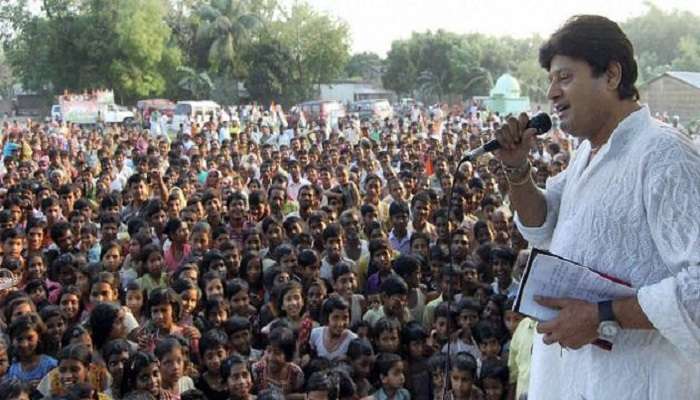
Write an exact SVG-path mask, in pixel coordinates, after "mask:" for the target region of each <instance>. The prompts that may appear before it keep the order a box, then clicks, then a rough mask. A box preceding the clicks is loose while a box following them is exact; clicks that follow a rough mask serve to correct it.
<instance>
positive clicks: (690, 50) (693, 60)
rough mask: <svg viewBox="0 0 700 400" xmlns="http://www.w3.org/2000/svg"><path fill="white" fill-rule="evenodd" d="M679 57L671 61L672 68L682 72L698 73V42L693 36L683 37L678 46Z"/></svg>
mask: <svg viewBox="0 0 700 400" xmlns="http://www.w3.org/2000/svg"><path fill="white" fill-rule="evenodd" d="M678 51H679V55H678V58H676V59H675V60H673V68H674V69H678V70H682V71H697V72H700V41H698V38H696V37H693V36H684V37H683V38H681V41H680V43H679V44H678Z"/></svg>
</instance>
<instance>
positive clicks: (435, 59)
mask: <svg viewBox="0 0 700 400" xmlns="http://www.w3.org/2000/svg"><path fill="white" fill-rule="evenodd" d="M536 42H537V38H530V39H512V38H495V37H490V36H485V35H482V34H469V35H458V34H455V33H451V32H445V31H442V30H438V31H437V32H434V33H433V32H430V31H428V32H425V33H413V35H412V36H411V37H410V38H409V39H406V40H398V41H394V42H393V43H392V47H391V50H390V51H389V53H388V55H387V59H386V62H385V64H386V72H385V74H384V76H383V82H384V85H385V87H387V88H389V89H392V90H395V91H396V92H398V93H400V94H412V95H418V96H419V97H423V98H424V99H425V100H429V101H432V100H435V99H438V98H441V97H444V96H446V95H459V96H470V95H484V94H488V90H489V89H490V88H491V87H492V86H493V83H494V80H495V79H496V78H497V77H498V76H500V75H501V74H503V73H505V72H511V73H515V71H518V70H521V71H522V72H527V73H528V76H527V77H525V78H526V79H527V80H528V81H530V82H533V83H535V82H537V79H538V77H534V76H531V72H532V71H531V70H530V69H525V68H522V67H521V63H523V62H525V61H526V60H527V58H528V57H533V49H534V48H535V47H534V46H535V43H536ZM533 92H536V91H533Z"/></svg>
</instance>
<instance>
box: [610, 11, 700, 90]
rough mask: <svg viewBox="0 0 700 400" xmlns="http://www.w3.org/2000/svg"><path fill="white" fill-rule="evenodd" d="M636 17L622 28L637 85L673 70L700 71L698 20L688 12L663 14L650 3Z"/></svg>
mask: <svg viewBox="0 0 700 400" xmlns="http://www.w3.org/2000/svg"><path fill="white" fill-rule="evenodd" d="M647 6H648V7H649V9H648V10H647V12H646V13H645V14H643V15H641V16H639V17H635V18H631V19H629V20H627V21H625V22H623V23H622V24H621V26H622V30H623V31H625V33H626V34H627V36H628V37H629V38H630V41H631V42H632V45H633V46H634V50H635V53H636V56H637V63H638V67H639V81H640V82H645V81H647V80H649V79H652V78H654V77H656V76H657V75H659V74H660V73H663V72H665V71H668V70H670V69H672V68H675V69H682V70H689V71H700V46H698V38H700V16H697V15H695V14H693V13H690V12H687V11H672V12H664V11H663V10H661V9H660V8H658V7H657V6H655V5H654V4H653V3H647Z"/></svg>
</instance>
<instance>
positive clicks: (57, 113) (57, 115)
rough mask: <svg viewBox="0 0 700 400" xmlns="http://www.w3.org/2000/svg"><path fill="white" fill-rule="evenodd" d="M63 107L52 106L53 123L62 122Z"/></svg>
mask: <svg viewBox="0 0 700 400" xmlns="http://www.w3.org/2000/svg"><path fill="white" fill-rule="evenodd" d="M61 118H62V117H61V106H60V105H58V104H54V105H52V106H51V121H57V122H60V121H61Z"/></svg>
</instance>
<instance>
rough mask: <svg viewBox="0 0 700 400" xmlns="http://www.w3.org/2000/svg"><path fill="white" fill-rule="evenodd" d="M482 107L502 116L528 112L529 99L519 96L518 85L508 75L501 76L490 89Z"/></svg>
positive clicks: (515, 80) (516, 81)
mask: <svg viewBox="0 0 700 400" xmlns="http://www.w3.org/2000/svg"><path fill="white" fill-rule="evenodd" d="M484 105H485V106H486V108H487V109H489V110H490V111H494V112H498V113H499V114H500V115H502V116H506V115H508V114H520V113H521V112H527V111H530V98H528V97H522V96H520V84H519V83H518V80H517V79H515V78H514V77H513V76H512V75H510V74H507V73H506V74H503V75H501V77H500V78H498V80H497V81H496V85H495V86H494V87H493V89H491V92H490V93H489V97H488V98H487V99H485V100H484Z"/></svg>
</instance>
